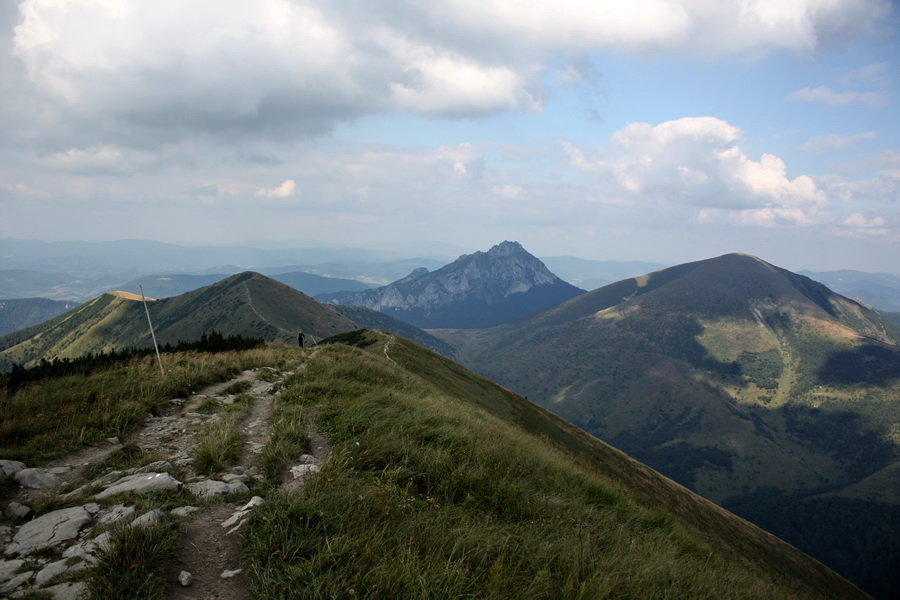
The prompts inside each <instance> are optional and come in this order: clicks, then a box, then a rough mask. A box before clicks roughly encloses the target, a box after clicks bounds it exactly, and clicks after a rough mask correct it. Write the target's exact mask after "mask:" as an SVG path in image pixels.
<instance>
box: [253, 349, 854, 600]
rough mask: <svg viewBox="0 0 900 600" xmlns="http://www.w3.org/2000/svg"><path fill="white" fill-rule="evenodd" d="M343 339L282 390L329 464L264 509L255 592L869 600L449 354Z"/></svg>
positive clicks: (256, 523) (258, 527)
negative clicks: (319, 438)
mask: <svg viewBox="0 0 900 600" xmlns="http://www.w3.org/2000/svg"><path fill="white" fill-rule="evenodd" d="M333 341H334V342H335V343H334V344H332V345H326V346H325V347H321V348H320V350H319V351H318V352H317V353H316V354H315V356H314V357H312V358H311V359H310V360H309V362H308V364H307V366H306V368H305V369H303V370H301V371H298V373H297V374H296V375H295V376H294V377H292V378H291V379H290V380H289V381H288V382H287V385H286V388H285V392H284V396H283V400H282V402H283V403H284V405H285V406H292V405H297V406H302V407H303V409H304V410H306V411H310V414H316V415H319V417H318V419H317V422H316V426H317V427H318V428H319V429H320V431H322V432H323V433H325V434H326V435H327V436H328V437H329V438H330V439H331V440H332V443H333V449H332V459H331V460H330V462H329V463H328V464H327V465H326V466H325V468H324V469H323V471H322V472H321V473H320V475H319V477H318V478H317V479H316V480H314V482H312V484H311V485H307V486H306V487H305V488H303V489H302V490H301V492H300V493H298V494H296V495H292V496H283V497H280V498H277V499H275V500H274V501H270V502H267V503H266V504H265V505H263V506H262V507H260V509H259V512H258V513H255V517H254V520H253V521H252V522H251V524H250V526H249V529H248V536H249V538H248V542H247V545H246V547H247V549H248V554H249V555H250V556H251V557H252V560H253V561H254V562H253V572H254V573H255V577H256V581H255V583H256V585H257V589H256V593H257V595H258V596H259V597H266V598H288V597H292V596H291V595H292V594H294V593H296V592H295V590H297V589H302V590H303V592H301V593H305V594H307V595H308V596H309V597H349V596H350V595H357V594H358V595H360V596H362V597H373V598H400V597H442V598H443V597H446V598H460V597H473V598H599V597H620V598H644V597H645V598H658V597H668V598H698V597H715V598H760V597H766V598H769V597H771V598H776V597H798V598H802V597H823V598H824V597H848V598H849V597H858V596H860V592H859V591H858V590H856V589H854V588H853V587H852V586H850V585H849V584H848V583H847V582H846V581H844V580H842V579H840V578H839V577H837V576H835V575H834V574H833V573H831V572H830V571H828V570H827V569H825V568H824V567H823V566H822V565H821V564H819V563H817V562H816V561H813V560H811V559H809V558H808V557H807V556H805V555H803V554H802V553H800V552H798V551H796V550H795V549H794V548H792V547H790V546H788V545H787V544H785V543H783V542H782V541H780V540H778V539H777V538H775V537H773V536H771V535H769V534H766V533H764V532H763V531H761V530H759V529H757V528H756V527H755V526H753V525H750V524H749V523H747V522H746V521H743V520H741V519H739V518H736V517H735V516H734V515H732V514H730V513H728V512H726V511H724V510H722V509H721V508H719V507H717V506H715V505H713V504H712V503H710V502H708V501H706V500H704V499H702V498H700V497H699V496H697V495H695V494H693V493H691V492H689V491H688V490H687V489H685V488H683V487H681V486H679V485H677V484H675V483H674V482H672V481H670V480H668V479H666V478H664V477H661V476H660V475H659V474H657V473H656V472H654V471H652V470H650V469H648V468H647V467H645V466H644V465H642V464H640V463H638V462H636V461H634V460H633V459H631V458H629V457H628V456H626V455H625V454H623V453H621V452H619V451H617V450H614V449H613V448H611V447H610V446H608V445H606V444H604V443H603V442H600V441H599V440H597V439H596V438H593V437H591V436H589V435H587V434H585V433H584V432H583V431H581V430H579V429H578V428H576V427H574V426H572V425H570V424H568V423H566V422H565V421H563V420H561V419H559V418H557V417H555V416H553V415H551V414H550V413H548V412H547V411H545V410H542V409H540V408H539V407H537V406H535V405H534V404H531V403H529V402H527V401H525V400H524V399H523V398H521V397H520V396H517V395H515V394H513V393H511V392H509V391H508V390H505V389H503V388H501V387H499V386H497V385H495V384H493V383H492V382H490V381H488V380H486V379H483V378H481V377H478V376H476V375H474V374H472V373H471V372H469V371H467V370H466V369H464V368H462V367H461V366H459V365H458V364H456V363H453V362H452V361H449V360H447V359H445V358H443V357H440V356H438V355H436V354H433V353H430V352H427V351H425V350H424V349H423V348H421V347H419V346H417V345H415V344H413V343H412V342H409V341H408V340H405V339H403V338H399V337H396V336H393V335H389V334H385V333H382V332H373V331H360V332H354V333H350V334H345V335H342V336H338V337H337V338H335V339H334V340H333ZM273 548H277V552H272V549H273ZM284 557H289V558H290V564H289V565H285V564H284ZM300 582H302V585H299V584H300ZM295 585H296V586H298V587H295ZM350 590H353V592H352V593H351V592H350Z"/></svg>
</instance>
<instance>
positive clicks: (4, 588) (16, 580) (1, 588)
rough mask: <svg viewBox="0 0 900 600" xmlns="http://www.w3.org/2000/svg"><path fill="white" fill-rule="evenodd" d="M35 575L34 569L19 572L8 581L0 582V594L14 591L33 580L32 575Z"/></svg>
mask: <svg viewBox="0 0 900 600" xmlns="http://www.w3.org/2000/svg"><path fill="white" fill-rule="evenodd" d="M33 575H34V571H26V572H24V573H19V574H18V575H16V576H15V577H13V578H12V579H10V580H9V581H7V582H6V583H2V584H0V594H8V593H9V592H13V591H15V590H17V589H19V588H20V587H22V586H23V585H25V584H26V583H28V582H29V581H31V577H32V576H33Z"/></svg>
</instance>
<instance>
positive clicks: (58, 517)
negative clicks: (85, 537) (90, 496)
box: [6, 505, 99, 556]
mask: <svg viewBox="0 0 900 600" xmlns="http://www.w3.org/2000/svg"><path fill="white" fill-rule="evenodd" d="M95 507H96V508H99V507H97V506H96V505H93V506H91V505H87V506H75V507H72V508H63V509H60V510H54V511H53V512H51V513H47V514H46V515H43V516H41V517H38V518H37V519H35V520H33V521H29V522H28V523H25V524H24V525H22V527H21V528H20V529H19V531H18V532H16V535H15V537H13V541H12V543H11V544H10V545H9V546H7V547H6V554H7V556H12V555H15V554H19V555H27V554H31V553H32V552H35V551H36V550H42V549H44V548H50V547H53V546H61V545H63V544H65V543H66V542H70V541H72V540H74V539H75V538H77V537H78V534H79V532H80V531H81V528H82V527H84V526H85V525H87V524H88V523H90V522H91V521H92V520H93V519H94V517H93V515H92V514H91V512H89V511H88V508H92V509H93V508H95ZM93 512H96V510H94V511H93Z"/></svg>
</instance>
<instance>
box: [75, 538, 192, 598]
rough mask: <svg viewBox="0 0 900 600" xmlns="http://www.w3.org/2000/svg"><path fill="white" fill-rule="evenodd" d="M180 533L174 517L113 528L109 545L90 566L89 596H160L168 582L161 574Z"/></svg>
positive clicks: (161, 596)
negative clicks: (158, 522)
mask: <svg viewBox="0 0 900 600" xmlns="http://www.w3.org/2000/svg"><path fill="white" fill-rule="evenodd" d="M177 535H178V529H177V526H176V524H175V522H174V521H169V522H166V523H164V524H160V525H152V526H144V527H132V526H129V525H124V526H121V527H117V528H116V529H114V530H113V531H112V534H111V536H110V539H109V543H108V544H107V546H106V547H105V548H104V549H102V550H100V551H99V552H98V553H97V557H96V558H97V561H96V563H95V564H94V566H93V567H91V570H90V573H89V577H88V579H87V585H88V599H89V600H134V599H135V598H142V599H144V600H157V599H159V600H161V599H162V598H163V597H164V591H165V582H164V581H163V580H162V578H161V577H160V575H161V572H162V570H163V567H164V565H165V562H166V561H167V560H168V559H169V557H170V556H171V554H172V549H173V547H174V545H175V542H176V539H177Z"/></svg>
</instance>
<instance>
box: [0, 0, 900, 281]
mask: <svg viewBox="0 0 900 600" xmlns="http://www.w3.org/2000/svg"><path fill="white" fill-rule="evenodd" d="M898 24H900V11H898V7H897V6H896V4H895V3H893V2H887V1H884V0H777V1H776V0H746V1H744V2H734V1H731V0H671V1H666V2H664V1H662V0H634V1H633V2H629V3H622V2H604V1H599V0H590V1H588V0H564V1H558V2H547V1H542V2H539V1H530V2H529V1H525V2H513V1H511V0H480V1H478V2H475V1H474V0H443V1H436V2H431V3H420V2H411V1H408V0H382V1H372V2H367V3H364V4H360V3H358V2H352V1H350V0H331V1H327V2H326V1H325V0H260V1H259V2H256V3H246V2H225V1H215V2H214V1H212V0H196V1H195V2H191V3H189V4H185V3H183V2H179V1H175V0H160V1H158V2H153V3H146V2H140V1H138V0H108V1H103V0H90V1H88V0H70V1H68V2H57V1H51V0H24V1H22V2H19V3H4V5H3V7H2V8H0V77H2V80H0V84H2V85H0V90H2V91H0V128H2V131H3V132H4V134H3V135H2V136H0V210H2V213H3V219H2V221H0V237H19V238H35V239H42V240H47V241H55V240H71V239H82V240H97V241H99V240H112V239H123V238H143V239H156V240H160V241H169V242H188V241H189V242H194V243H212V244H234V243H242V242H245V241H257V242H266V243H284V244H296V245H298V246H315V245H329V246H341V245H344V246H353V247H366V246H369V247H378V248H395V249H398V250H400V251H401V252H405V253H408V254H409V255H434V254H440V255H443V256H446V255H448V254H453V253H462V252H472V251H475V250H479V249H481V250H483V249H487V248H488V247H490V246H492V245H494V244H496V243H498V242H500V241H503V240H506V239H510V240H517V241H519V242H521V243H522V244H523V245H524V246H525V247H526V249H528V250H530V251H531V252H532V253H534V254H537V255H539V256H551V255H575V256H580V257H583V258H591V259H600V260H648V261H655V262H663V263H678V262H685V261H689V260H698V259H702V258H708V257H712V256H717V255H720V254H724V253H727V252H746V253H750V254H755V255H757V256H759V257H761V258H763V259H765V260H768V261H769V262H772V263H775V264H777V265H779V266H784V267H787V268H790V269H795V270H799V269H803V268H809V269H814V270H831V269H838V268H855V269H860V270H868V271H878V270H881V271H888V272H893V273H900V209H898V205H900V193H898V190H900V145H898V140H900V131H898V129H900V111H898V109H897V104H898V85H897V82H898V81H900V77H898V65H897V59H898V57H900V44H898V38H897V27H898Z"/></svg>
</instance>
